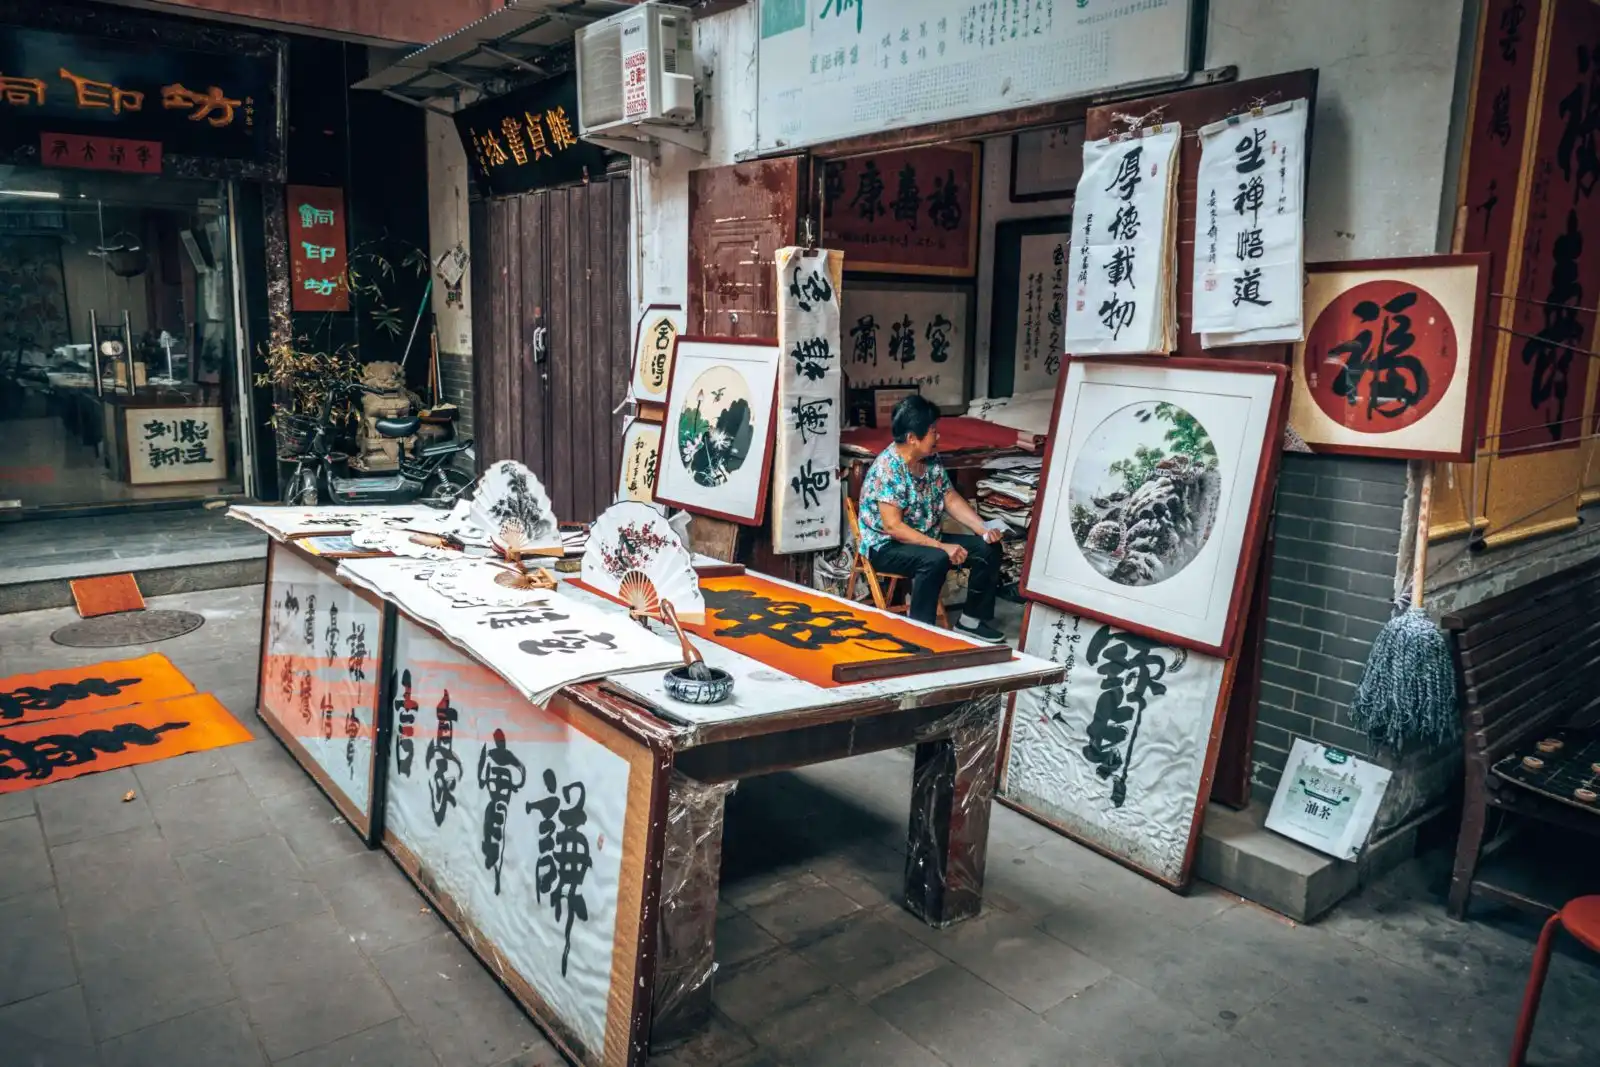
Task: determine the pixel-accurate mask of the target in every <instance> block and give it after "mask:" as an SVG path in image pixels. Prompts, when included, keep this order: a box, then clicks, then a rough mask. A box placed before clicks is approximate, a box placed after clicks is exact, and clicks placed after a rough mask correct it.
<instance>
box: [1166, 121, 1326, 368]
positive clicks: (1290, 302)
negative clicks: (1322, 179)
mask: <svg viewBox="0 0 1600 1067" xmlns="http://www.w3.org/2000/svg"><path fill="white" fill-rule="evenodd" d="M1310 111H1311V108H1310V104H1309V102H1308V101H1306V100H1304V99H1299V100H1285V101H1283V102H1281V103H1277V104H1271V105H1269V106H1267V107H1264V108H1255V109H1253V110H1251V111H1248V112H1245V113H1244V114H1240V115H1231V116H1229V117H1228V118H1226V119H1223V120H1222V121H1221V122H1212V123H1207V124H1206V125H1205V126H1202V127H1201V128H1200V167H1199V176H1198V186H1197V188H1196V190H1195V204H1196V211H1195V220H1194V288H1193V290H1192V299H1191V312H1192V320H1191V322H1190V323H1189V328H1190V329H1191V330H1194V331H1195V332H1196V333H1199V334H1200V336H1201V344H1202V345H1204V346H1205V347H1206V348H1217V347H1221V346H1224V345H1242V344H1264V343H1268V342H1272V341H1298V340H1300V339H1301V338H1302V337H1303V336H1304V335H1305V320H1304V316H1303V311H1302V305H1301V299H1300V293H1301V275H1302V269H1303V264H1304V261H1305V181H1306V178H1305V169H1306V122H1307V117H1308V115H1309V114H1310Z"/></svg>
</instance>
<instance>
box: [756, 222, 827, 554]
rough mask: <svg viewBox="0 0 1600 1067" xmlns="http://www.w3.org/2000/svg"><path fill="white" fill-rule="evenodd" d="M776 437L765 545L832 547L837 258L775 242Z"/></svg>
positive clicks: (777, 548) (775, 548)
mask: <svg viewBox="0 0 1600 1067" xmlns="http://www.w3.org/2000/svg"><path fill="white" fill-rule="evenodd" d="M777 264H778V290H777V291H778V348H779V350H780V351H781V352H782V361H781V363H780V364H779V367H778V408H777V418H778V435H777V440H776V444H775V447H774V455H773V479H772V551H773V552H775V553H777V554H779V555H783V554H785V553H790V552H811V551H814V550H817V549H823V548H835V547H837V546H838V544H839V536H840V524H841V523H842V522H843V519H842V518H841V515H842V510H841V509H842V501H841V498H840V495H839V493H840V490H839V430H840V425H841V420H842V419H843V416H844V412H843V405H844V389H843V383H844V372H843V370H842V368H841V366H840V355H841V351H840V347H839V289H840V285H841V283H842V282H843V274H844V256H843V255H842V254H840V253H839V252H831V251H828V250H826V249H816V250H814V251H807V250H805V249H801V248H793V247H790V248H780V249H778V254H777Z"/></svg>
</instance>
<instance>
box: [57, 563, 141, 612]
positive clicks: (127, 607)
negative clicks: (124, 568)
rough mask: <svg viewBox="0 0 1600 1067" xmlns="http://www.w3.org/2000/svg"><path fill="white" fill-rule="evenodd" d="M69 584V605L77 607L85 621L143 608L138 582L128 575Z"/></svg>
mask: <svg viewBox="0 0 1600 1067" xmlns="http://www.w3.org/2000/svg"><path fill="white" fill-rule="evenodd" d="M69 584H70V585H71V586H72V600H73V603H75V604H77V605H78V614H79V615H81V616H83V617H84V618H85V619H92V618H94V617H95V616H97V615H117V614H120V613H121V612H124V611H139V610H140V609H142V608H143V607H144V595H143V594H142V593H140V592H139V583H138V581H137V580H136V579H135V578H134V577H133V575H131V574H106V575H102V576H100V577H98V578H74V579H73V580H72V581H71V582H70V583H69Z"/></svg>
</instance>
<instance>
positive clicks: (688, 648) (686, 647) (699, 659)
mask: <svg viewBox="0 0 1600 1067" xmlns="http://www.w3.org/2000/svg"><path fill="white" fill-rule="evenodd" d="M661 617H662V618H663V619H665V620H666V622H667V625H668V626H671V627H672V629H673V631H674V632H675V633H676V634H677V635H678V645H679V647H681V648H682V649H683V666H684V671H685V672H686V673H687V674H688V675H689V677H690V678H692V679H694V680H695V681H697V682H709V681H711V680H712V679H713V678H714V677H715V675H713V674H712V673H711V668H710V667H707V666H706V660H705V657H704V656H702V655H700V650H699V649H698V648H695V647H694V645H692V644H690V643H689V638H688V636H687V635H685V634H684V632H683V624H682V623H680V622H679V621H678V613H677V612H676V611H674V610H673V608H672V601H670V600H663V601H662V602H661Z"/></svg>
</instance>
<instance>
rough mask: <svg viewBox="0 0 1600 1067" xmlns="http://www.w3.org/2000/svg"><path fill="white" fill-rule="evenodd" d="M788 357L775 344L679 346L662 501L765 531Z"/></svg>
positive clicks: (690, 341)
mask: <svg viewBox="0 0 1600 1067" xmlns="http://www.w3.org/2000/svg"><path fill="white" fill-rule="evenodd" d="M780 358H781V351H780V349H779V348H778V345H777V343H776V342H775V341H770V340H754V339H750V338H740V337H691V336H684V337H679V338H678V348H677V357H676V358H675V359H674V360H673V365H672V385H671V387H670V388H669V389H668V391H667V411H666V420H665V422H664V424H663V427H664V428H663V430H662V434H661V452H660V461H659V462H658V463H657V465H656V487H655V498H656V501H657V503H661V504H670V505H672V506H673V507H678V508H683V509H684V510H685V511H692V512H695V513H696V514H699V515H709V516H711V517H712V518H716V519H726V520H728V521H729V522H736V523H739V524H741V525H744V526H760V525H761V522H762V520H763V519H764V518H765V517H766V514H767V496H768V493H767V489H768V486H769V483H770V481H771V477H772V448H773V438H774V433H775V431H776V428H777V423H776V420H774V418H773V408H774V406H775V404H776V400H777V390H778V363H779V360H780Z"/></svg>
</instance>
